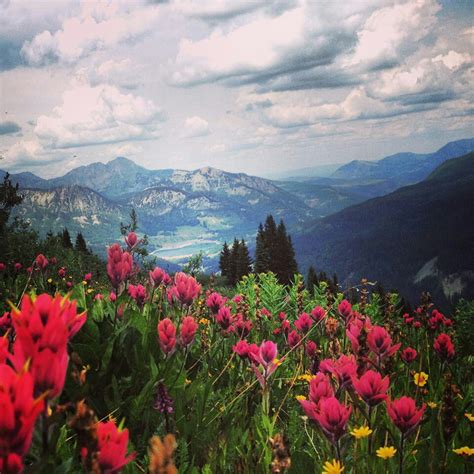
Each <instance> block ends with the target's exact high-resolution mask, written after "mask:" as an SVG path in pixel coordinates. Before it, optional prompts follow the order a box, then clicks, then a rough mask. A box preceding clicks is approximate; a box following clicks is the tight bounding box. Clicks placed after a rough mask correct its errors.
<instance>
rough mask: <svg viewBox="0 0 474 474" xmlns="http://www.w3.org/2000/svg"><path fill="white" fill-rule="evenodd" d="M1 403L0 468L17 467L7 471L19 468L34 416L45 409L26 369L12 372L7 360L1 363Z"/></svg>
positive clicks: (1, 469) (29, 436)
mask: <svg viewBox="0 0 474 474" xmlns="http://www.w3.org/2000/svg"><path fill="white" fill-rule="evenodd" d="M0 407H1V412H2V416H1V417H0V472H3V470H4V469H5V466H9V467H10V468H12V467H14V466H17V467H20V469H19V470H17V471H15V470H10V471H8V470H6V472H21V470H22V466H23V463H22V460H21V458H22V457H23V456H24V455H25V454H26V453H27V452H28V450H29V449H30V444H31V439H32V436H33V430H34V426H35V422H36V418H37V417H38V415H39V414H40V413H41V412H42V410H43V409H44V401H43V399H42V398H41V399H36V400H35V399H34V380H33V377H32V376H31V374H30V373H29V372H26V371H24V370H23V369H22V370H21V371H20V372H15V370H14V369H13V368H12V367H10V366H9V365H7V364H6V363H3V364H0ZM12 455H14V456H12ZM2 465H3V467H2Z"/></svg>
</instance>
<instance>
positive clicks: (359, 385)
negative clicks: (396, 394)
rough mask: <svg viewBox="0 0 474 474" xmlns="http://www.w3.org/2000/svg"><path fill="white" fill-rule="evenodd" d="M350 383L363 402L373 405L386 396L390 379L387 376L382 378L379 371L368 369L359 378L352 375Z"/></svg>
mask: <svg viewBox="0 0 474 474" xmlns="http://www.w3.org/2000/svg"><path fill="white" fill-rule="evenodd" d="M352 385H353V386H354V388H355V389H356V392H357V393H358V394H359V395H360V396H361V397H362V399H363V400H364V402H365V403H367V405H369V406H371V407H373V406H375V405H378V404H379V403H380V402H381V401H383V400H385V399H386V398H387V390H388V386H389V385H390V379H389V378H388V377H384V378H382V376H381V375H380V373H379V372H375V371H374V370H368V371H367V372H366V373H365V374H363V375H362V376H361V377H360V379H358V378H357V377H353V379H352Z"/></svg>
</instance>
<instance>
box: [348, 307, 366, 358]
mask: <svg viewBox="0 0 474 474" xmlns="http://www.w3.org/2000/svg"><path fill="white" fill-rule="evenodd" d="M357 314H359V313H357ZM371 329H372V324H371V322H370V319H369V318H367V317H363V318H362V316H361V317H357V318H354V319H353V320H352V321H351V322H350V323H349V325H348V327H347V329H346V334H347V338H348V339H349V341H350V342H351V346H352V351H353V352H354V354H359V351H360V350H361V347H362V348H363V347H364V346H365V340H366V336H367V334H368V333H369V332H370V330H371Z"/></svg>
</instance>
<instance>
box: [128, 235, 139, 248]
mask: <svg viewBox="0 0 474 474" xmlns="http://www.w3.org/2000/svg"><path fill="white" fill-rule="evenodd" d="M137 242H138V237H137V234H135V232H129V233H128V235H127V236H126V237H125V243H126V244H127V247H128V248H129V249H130V250H132V249H133V248H134V247H135V245H137Z"/></svg>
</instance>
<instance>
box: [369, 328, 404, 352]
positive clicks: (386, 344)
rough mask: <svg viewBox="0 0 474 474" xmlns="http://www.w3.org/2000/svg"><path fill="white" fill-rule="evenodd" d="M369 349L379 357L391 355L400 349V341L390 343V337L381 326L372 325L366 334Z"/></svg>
mask: <svg viewBox="0 0 474 474" xmlns="http://www.w3.org/2000/svg"><path fill="white" fill-rule="evenodd" d="M367 345H368V346H369V349H370V350H371V351H372V352H373V353H374V354H375V355H377V357H378V358H379V359H382V358H384V357H391V356H392V355H393V354H395V352H397V351H398V349H400V346H401V343H399V344H394V345H392V338H391V337H390V334H389V333H388V332H387V330H386V329H385V328H383V327H382V326H374V327H373V328H372V330H371V331H370V332H369V335H368V336H367Z"/></svg>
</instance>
